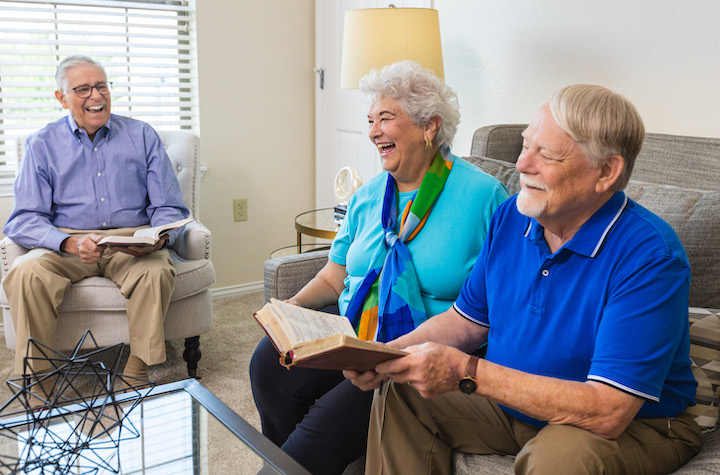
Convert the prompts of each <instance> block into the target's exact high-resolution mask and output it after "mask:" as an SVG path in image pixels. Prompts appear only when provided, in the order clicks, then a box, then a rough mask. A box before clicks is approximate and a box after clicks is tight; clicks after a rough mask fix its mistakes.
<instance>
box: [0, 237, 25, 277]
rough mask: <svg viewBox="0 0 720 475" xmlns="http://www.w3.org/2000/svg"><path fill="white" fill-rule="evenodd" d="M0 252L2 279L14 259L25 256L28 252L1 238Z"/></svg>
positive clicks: (8, 239) (18, 245)
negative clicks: (0, 254) (0, 255)
mask: <svg viewBox="0 0 720 475" xmlns="http://www.w3.org/2000/svg"><path fill="white" fill-rule="evenodd" d="M0 252H1V253H2V269H1V270H0V272H1V274H0V275H2V278H3V279H4V278H5V276H6V275H7V273H8V272H10V269H12V266H13V263H14V262H15V259H17V258H18V257H20V256H22V255H24V254H27V252H28V250H27V249H26V248H24V247H22V246H21V245H20V244H15V243H14V242H13V241H12V240H11V239H10V238H7V237H5V238H3V239H2V241H0Z"/></svg>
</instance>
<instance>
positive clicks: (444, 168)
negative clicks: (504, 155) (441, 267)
mask: <svg viewBox="0 0 720 475" xmlns="http://www.w3.org/2000/svg"><path fill="white" fill-rule="evenodd" d="M447 155H448V157H449V158H450V161H447V160H445V159H443V157H442V155H441V154H440V152H438V153H437V155H435V158H434V159H433V162H432V164H431V165H430V168H429V169H428V171H427V172H426V173H425V177H423V181H422V183H421V184H420V188H419V189H418V190H417V191H416V192H415V195H414V196H413V197H412V198H411V199H410V201H409V202H408V204H407V206H406V207H405V210H404V211H403V214H402V217H401V222H400V232H399V233H397V232H396V231H395V224H396V222H397V214H398V192H397V186H396V185H395V179H394V178H393V177H392V175H390V174H388V178H387V183H386V185H385V196H384V197H383V208H382V226H383V230H384V231H385V239H384V240H383V244H382V245H380V248H379V249H377V250H376V251H375V253H374V254H373V257H372V260H371V261H370V270H369V271H368V273H367V274H366V275H365V277H363V280H362V281H361V283H360V285H359V286H358V288H357V290H356V292H355V294H354V295H353V296H352V297H351V298H350V303H349V304H348V309H347V312H346V316H347V318H349V319H350V321H351V322H352V324H353V327H354V328H355V331H356V332H357V334H358V338H360V339H361V340H377V341H382V342H387V341H390V340H394V339H395V338H397V337H399V336H402V335H404V334H406V333H408V332H410V331H412V330H413V329H414V328H415V327H417V326H418V325H420V324H421V323H422V322H424V321H425V320H427V315H426V312H425V305H424V304H423V301H422V296H421V293H420V284H419V282H418V278H417V274H416V272H415V266H414V265H413V260H412V254H410V251H409V250H408V248H407V244H408V243H409V242H410V241H411V240H412V239H413V238H415V236H417V234H418V233H419V232H420V230H421V229H422V227H423V226H424V225H425V222H426V221H427V218H428V216H429V215H430V211H431V210H432V206H433V204H434V203H435V200H436V199H437V197H438V196H439V195H440V192H441V191H442V189H443V187H444V186H445V182H446V181H447V178H448V175H450V170H452V165H453V162H452V155H451V154H447Z"/></svg>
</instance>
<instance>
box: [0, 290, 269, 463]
mask: <svg viewBox="0 0 720 475" xmlns="http://www.w3.org/2000/svg"><path fill="white" fill-rule="evenodd" d="M262 305H263V295H262V292H259V293H254V294H248V295H243V296H239V297H225V298H219V299H215V300H214V302H213V328H212V330H211V331H210V332H208V333H206V334H205V335H202V336H201V337H200V350H201V351H202V359H201V360H200V363H199V365H198V376H199V381H200V384H202V385H203V386H204V387H206V388H207V389H208V390H210V392H212V393H213V394H214V395H215V396H217V397H218V398H219V399H220V400H221V401H223V402H224V403H225V404H227V405H228V406H229V407H230V409H232V410H233V411H235V412H236V413H238V414H239V415H240V416H241V417H242V418H243V419H245V420H246V421H248V422H249V423H250V424H252V425H253V426H254V427H255V428H257V429H258V430H259V428H260V420H259V417H258V414H257V411H256V409H255V404H254V403H253V400H252V395H251V391H250V382H249V378H248V364H249V362H250V357H251V355H252V352H253V350H254V348H255V345H256V344H257V342H258V341H260V339H261V337H262V336H263V332H262V330H261V329H260V327H259V326H258V325H257V323H255V320H254V319H253V317H252V313H253V312H254V311H255V310H258V309H259V308H260V307H262ZM184 349H185V347H184V340H179V341H171V342H168V343H167V362H166V363H164V364H162V365H157V366H153V367H151V368H150V379H152V380H153V381H155V382H156V383H157V384H163V383H169V382H173V381H178V380H181V379H186V378H187V367H186V365H185V362H184V361H183V359H182V353H183V351H184ZM12 361H13V352H12V351H10V350H8V349H7V348H5V346H4V345H0V368H2V369H1V370H0V381H2V383H3V384H2V385H1V386H2V389H0V402H3V403H4V402H5V401H7V400H8V399H9V398H10V397H11V396H12V393H11V391H10V390H9V389H8V387H7V385H6V384H4V381H5V380H7V379H8V378H11V377H12V374H11V373H12ZM222 430H223V429H222V428H214V426H212V425H209V430H208V445H209V446H210V447H209V450H210V451H213V450H218V446H220V447H222V448H223V450H226V451H227V452H225V455H226V456H225V457H220V459H222V460H221V461H220V462H216V459H215V457H211V458H212V460H210V461H209V462H208V465H209V466H208V467H207V468H208V469H209V473H210V474H215V473H218V474H219V473H240V474H243V473H257V471H258V468H259V467H260V463H259V461H257V458H256V457H255V456H254V455H252V454H251V453H247V451H245V450H243V448H242V446H240V445H239V444H236V443H235V442H236V439H235V438H234V437H231V436H229V435H228V436H227V437H224V435H225V434H223V433H220V434H219V435H218V431H222ZM213 447H215V449H213Z"/></svg>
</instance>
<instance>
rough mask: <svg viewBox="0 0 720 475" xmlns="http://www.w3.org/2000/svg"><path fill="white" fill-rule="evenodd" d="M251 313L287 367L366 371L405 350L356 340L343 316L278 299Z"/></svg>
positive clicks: (281, 361)
mask: <svg viewBox="0 0 720 475" xmlns="http://www.w3.org/2000/svg"><path fill="white" fill-rule="evenodd" d="M254 317H255V320H257V322H258V323H259V324H260V326H261V327H262V329H263V330H265V333H267V335H268V337H269V338H270V341H272V342H273V345H275V349H277V350H278V353H280V364H282V365H283V366H285V367H287V368H290V367H291V366H294V365H295V366H303V367H306V368H319V369H334V370H342V369H354V370H357V371H367V370H369V369H373V368H375V366H377V364H378V363H381V362H383V361H386V360H389V359H393V358H399V357H401V356H404V355H406V354H407V353H406V352H405V351H402V350H398V349H396V348H391V347H389V346H387V345H384V344H382V343H377V342H373V341H364V340H359V339H358V338H357V337H356V336H355V331H354V330H353V328H352V325H351V324H350V320H348V319H347V318H345V317H341V316H339V315H333V314H329V313H323V312H318V311H316V310H311V309H308V308H303V307H298V306H296V305H291V304H289V303H285V302H282V301H280V300H277V299H271V300H270V302H268V303H266V304H265V306H264V307H263V308H262V309H260V310H258V311H257V312H255V314H254Z"/></svg>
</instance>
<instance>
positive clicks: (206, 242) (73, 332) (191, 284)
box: [0, 131, 215, 377]
mask: <svg viewBox="0 0 720 475" xmlns="http://www.w3.org/2000/svg"><path fill="white" fill-rule="evenodd" d="M158 133H159V135H160V138H161V140H162V141H163V144H165V149H166V150H167V153H168V155H169V156H170V160H171V161H172V164H173V168H174V169H175V172H176V174H177V178H178V181H179V183H180V188H181V191H182V195H183V201H184V202H185V206H187V208H188V209H189V210H190V216H192V217H194V218H198V217H199V209H200V207H199V193H200V178H201V170H200V160H199V159H200V157H199V137H198V136H197V135H195V134H193V133H191V132H186V131H158ZM23 146H24V141H22V140H18V143H17V147H18V159H19V158H20V157H22V148H23ZM210 244H211V235H210V231H209V230H208V229H207V228H206V227H205V226H203V225H202V224H200V222H199V221H197V220H196V221H193V222H191V223H189V224H188V225H186V226H185V228H184V229H183V231H182V233H181V234H180V236H179V237H178V238H177V239H176V241H175V243H174V244H173V246H172V247H171V249H170V254H171V256H172V259H173V262H174V263H175V269H176V271H177V277H176V280H175V291H174V293H173V296H172V299H171V301H170V307H169V308H168V312H167V316H166V318H165V338H166V339H167V340H175V339H178V338H185V352H184V353H183V358H184V359H185V361H186V363H187V368H188V375H189V376H190V377H195V376H196V374H197V364H198V361H199V360H200V357H201V352H200V349H199V339H200V335H202V334H203V333H206V332H207V331H209V330H210V328H211V327H212V298H211V293H210V287H211V286H212V285H213V284H214V283H215V269H214V267H213V265H212V262H211V261H210ZM26 252H27V249H25V248H24V247H22V246H19V245H17V244H15V243H14V242H12V241H11V240H10V239H8V238H4V239H3V240H2V241H0V253H1V254H2V268H0V276H2V278H4V277H5V275H6V274H7V273H8V272H9V270H10V269H12V265H13V262H14V260H15V259H16V258H17V257H18V256H21V255H23V254H25V253H26ZM126 305H127V299H126V298H125V297H123V296H122V294H121V293H120V291H119V289H118V288H117V286H116V285H115V283H114V282H113V281H111V280H110V279H107V278H104V277H89V278H86V279H83V280H81V281H80V282H77V283H75V284H72V285H71V286H70V289H68V291H67V292H66V294H65V298H64V301H63V303H62V304H61V305H60V307H59V309H58V313H59V315H58V325H57V333H56V336H55V345H54V348H56V349H58V350H70V349H72V348H74V347H75V345H77V342H78V341H79V340H80V337H81V336H82V334H83V333H84V332H85V330H88V329H89V330H90V331H91V332H92V334H93V336H94V337H95V339H96V340H97V343H98V345H100V346H101V347H102V346H108V345H113V344H117V343H121V342H122V343H129V341H130V336H129V334H128V322H127V316H126V314H125V308H126ZM0 307H2V312H3V321H4V331H5V343H6V345H7V347H8V348H10V349H15V346H16V340H15V327H14V325H13V320H12V316H11V314H10V309H9V307H8V300H7V297H6V295H5V292H4V290H3V289H2V288H0Z"/></svg>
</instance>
